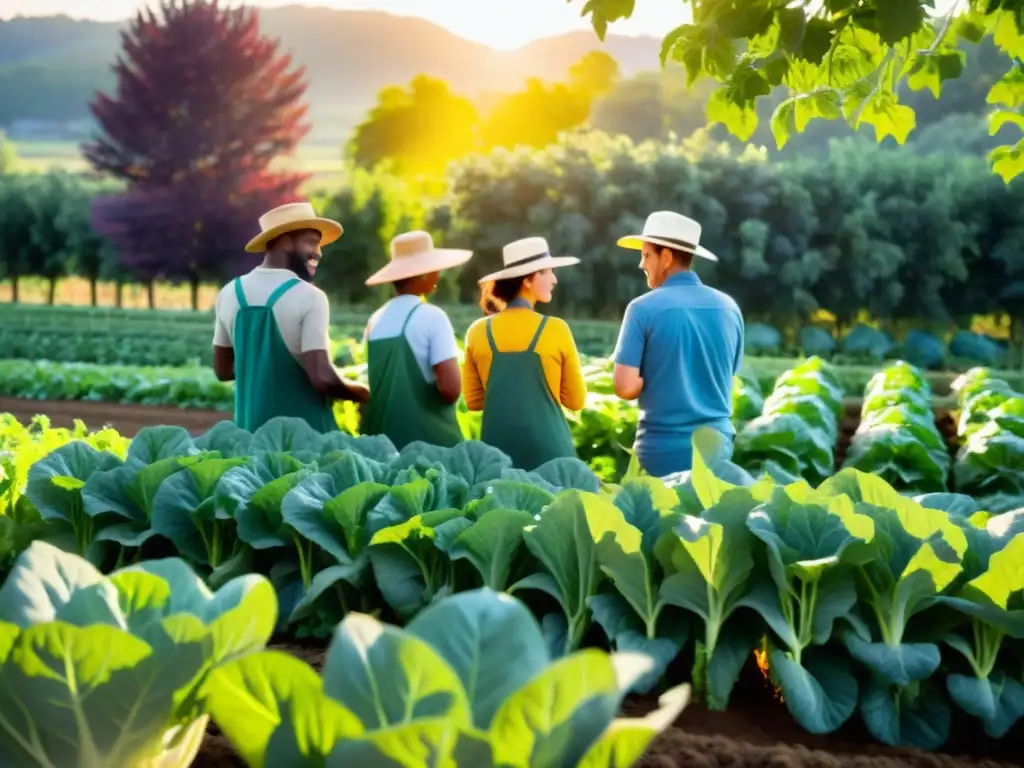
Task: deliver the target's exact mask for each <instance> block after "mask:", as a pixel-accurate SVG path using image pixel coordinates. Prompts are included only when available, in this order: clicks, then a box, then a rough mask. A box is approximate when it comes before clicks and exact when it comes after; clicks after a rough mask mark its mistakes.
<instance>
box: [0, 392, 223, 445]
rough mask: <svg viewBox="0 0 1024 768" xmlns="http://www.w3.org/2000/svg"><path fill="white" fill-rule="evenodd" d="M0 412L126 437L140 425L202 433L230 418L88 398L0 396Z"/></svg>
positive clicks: (217, 412) (61, 425)
mask: <svg viewBox="0 0 1024 768" xmlns="http://www.w3.org/2000/svg"><path fill="white" fill-rule="evenodd" d="M0 413H12V414H14V416H15V417H16V418H17V419H18V420H19V421H21V422H22V423H25V422H26V421H28V420H29V419H31V418H32V417H33V416H35V415H36V414H44V415H46V416H49V417H50V421H51V423H52V424H53V426H55V427H71V426H73V424H74V420H75V419H81V420H82V421H84V422H85V424H86V426H87V427H89V429H101V428H103V427H105V426H111V427H114V429H116V430H117V431H118V432H120V433H121V434H122V435H124V436H126V437H134V436H135V434H136V433H137V432H138V431H139V430H140V429H142V428H143V427H151V426H156V425H162V424H174V425H179V426H182V427H185V428H186V429H187V430H188V431H189V432H190V433H192V434H193V435H198V434H201V433H203V432H205V431H206V430H207V429H209V428H210V427H212V426H213V425H214V424H216V423H217V422H218V421H223V420H224V419H230V418H231V414H230V413H226V412H223V411H201V410H197V409H193V408H173V407H168V406H156V405H129V404H122V403H98V402H93V401H89V400H22V399H20V398H14V397H0Z"/></svg>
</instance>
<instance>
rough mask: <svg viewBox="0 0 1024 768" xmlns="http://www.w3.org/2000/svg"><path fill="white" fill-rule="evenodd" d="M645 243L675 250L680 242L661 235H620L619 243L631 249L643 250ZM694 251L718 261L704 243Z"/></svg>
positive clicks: (705, 257) (702, 256)
mask: <svg viewBox="0 0 1024 768" xmlns="http://www.w3.org/2000/svg"><path fill="white" fill-rule="evenodd" d="M644 243H651V244H652V245H662V246H664V247H665V248H674V249H675V250H679V243H673V242H672V241H671V240H662V239H661V238H660V237H645V236H644V235H629V236H627V237H620V238H619V240H618V243H617V245H618V246H619V247H621V248H628V249H629V250H631V251H642V250H643V248H644ZM693 253H694V255H695V256H700V257H701V258H702V259H707V260H708V261H718V257H717V256H715V254H713V253H712V252H711V251H709V250H708V249H707V248H705V247H704V246H702V245H698V246H697V249H696V250H695V251H694V252H693Z"/></svg>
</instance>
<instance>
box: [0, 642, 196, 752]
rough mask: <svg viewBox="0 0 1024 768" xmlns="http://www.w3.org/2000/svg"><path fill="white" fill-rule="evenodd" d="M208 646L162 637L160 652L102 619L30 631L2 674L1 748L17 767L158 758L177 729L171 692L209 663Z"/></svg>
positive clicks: (0, 702) (0, 696) (18, 643)
mask: <svg viewBox="0 0 1024 768" xmlns="http://www.w3.org/2000/svg"><path fill="white" fill-rule="evenodd" d="M208 642H209V641H208V640H202V639H199V640H195V641H183V642H164V643H162V644H161V646H160V647H159V652H157V650H156V649H153V648H151V647H150V646H149V645H147V644H146V643H145V642H143V641H142V640H140V639H138V638H135V637H132V636H131V635H129V634H128V633H127V632H124V631H122V630H119V629H116V628H114V627H109V626H104V625H101V624H97V625H93V626H90V627H74V626H71V625H69V624H64V623H62V622H48V623H44V624H37V625H35V626H32V627H29V628H28V629H26V630H24V631H23V632H22V633H21V634H20V635H19V636H18V638H17V640H16V641H15V644H14V647H13V649H12V652H11V655H10V656H9V657H8V659H7V661H6V662H5V663H4V665H3V668H2V670H0V683H2V684H0V741H2V743H3V746H4V752H5V753H6V755H7V756H8V758H9V759H11V760H13V763H12V764H16V765H26V764H31V765H44V766H65V765H66V766H71V765H90V766H97V768H120V767H121V766H125V765H135V764H139V763H140V762H142V761H143V759H144V758H150V757H157V756H159V755H160V754H161V752H162V746H161V741H162V740H163V738H164V736H165V734H166V732H167V731H168V730H169V729H171V728H172V727H173V726H174V725H177V723H175V721H174V717H173V715H174V707H175V695H176V694H177V693H178V692H179V691H180V690H181V689H183V688H185V687H186V686H188V685H189V684H190V683H191V682H192V680H193V678H194V677H195V675H196V674H197V673H198V672H199V671H200V670H201V669H202V667H203V666H204V665H205V663H206V660H207V653H208ZM194 746H195V748H196V749H197V748H198V743H196V744H195V745H194ZM194 755H195V750H193V751H192V754H191V755H188V756H187V757H186V759H185V762H184V763H183V764H186V765H187V764H188V763H190V762H191V760H192V759H193V758H194Z"/></svg>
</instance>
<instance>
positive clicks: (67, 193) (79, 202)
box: [55, 180, 129, 307]
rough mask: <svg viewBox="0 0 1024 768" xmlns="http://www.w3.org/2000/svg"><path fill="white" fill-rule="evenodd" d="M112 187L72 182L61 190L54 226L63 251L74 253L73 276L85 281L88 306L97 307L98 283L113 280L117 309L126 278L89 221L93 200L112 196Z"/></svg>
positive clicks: (127, 275)
mask: <svg viewBox="0 0 1024 768" xmlns="http://www.w3.org/2000/svg"><path fill="white" fill-rule="evenodd" d="M115 187H116V185H112V184H110V183H102V184H97V183H92V182H86V181H84V180H74V183H71V184H68V185H67V187H66V189H65V190H64V199H63V204H62V205H61V207H60V212H59V214H58V216H57V220H56V222H55V223H56V225H57V227H58V228H59V229H60V231H61V232H62V233H63V235H64V238H65V239H66V241H67V251H68V253H70V254H74V260H73V268H74V271H75V274H77V275H78V276H79V277H82V278H84V279H86V280H88V281H89V303H90V304H91V305H92V306H94V307H95V306H96V304H97V287H98V284H99V281H100V280H104V279H114V280H116V282H117V298H116V302H117V306H121V288H122V286H123V283H124V280H125V279H127V278H128V277H129V274H128V272H127V270H125V269H123V268H122V267H121V266H120V265H119V264H118V262H117V253H116V250H115V249H114V247H113V245H112V244H111V243H110V242H108V241H107V240H104V239H103V238H102V237H101V236H100V235H99V234H98V233H97V232H96V230H95V229H93V227H92V222H91V206H92V199H93V197H95V196H97V195H101V194H112V193H113V192H114V191H115Z"/></svg>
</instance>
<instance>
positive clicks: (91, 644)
mask: <svg viewBox="0 0 1024 768" xmlns="http://www.w3.org/2000/svg"><path fill="white" fill-rule="evenodd" d="M275 613H276V603H275V600H274V592H273V589H272V588H271V586H270V584H269V583H268V582H267V581H266V579H264V578H263V577H261V576H246V577H242V578H238V579H235V580H233V581H231V582H229V583H227V584H225V585H224V586H223V587H222V588H221V589H220V590H219V591H218V592H216V593H211V592H210V591H209V590H208V589H207V588H206V587H205V586H204V585H203V583H202V581H201V580H200V579H199V578H198V577H197V576H196V575H195V574H194V573H193V572H192V571H191V570H190V569H189V567H188V566H187V565H186V564H185V563H184V562H183V561H181V560H178V559H168V560H155V561H150V562H146V563H142V564H139V565H134V566H131V567H129V568H124V569H121V570H119V571H116V572H114V573H113V574H111V575H110V576H108V577H104V576H102V575H101V574H100V573H99V572H98V571H97V570H96V569H95V568H94V567H93V566H92V565H90V564H89V563H88V562H87V561H86V560H84V559H83V558H80V557H78V556H76V555H73V554H69V553H67V552H63V551H61V550H59V549H57V548H56V547H53V546H52V545H49V544H46V543H43V542H35V543H34V544H32V545H31V546H30V547H29V548H28V549H27V550H26V551H25V552H24V553H23V554H22V556H21V557H20V558H19V559H18V562H17V563H16V565H15V567H14V570H13V571H12V573H11V576H10V578H9V579H8V580H7V582H6V583H5V584H4V586H3V588H2V589H0V751H2V753H3V754H4V756H5V761H7V762H9V763H10V764H12V765H33V766H40V767H41V768H64V767H65V766H90V768H121V767H122V766H126V765H144V764H145V765H159V766H162V767H164V768H178V767H181V768H184V767H185V766H188V765H190V764H191V762H192V760H193V758H194V757H195V754H196V752H197V751H198V749H199V744H200V742H201V740H202V738H203V734H204V731H205V728H206V723H207V719H208V718H207V716H206V715H205V714H204V713H203V711H202V709H201V707H200V706H199V705H198V699H197V696H196V694H197V693H198V691H199V687H200V686H201V684H202V683H203V681H204V679H205V677H206V675H207V674H208V673H209V672H210V670H212V669H215V668H216V666H217V665H218V664H220V663H223V662H226V661H229V660H231V659H234V658H237V657H240V656H244V655H245V654H246V653H248V652H250V651H253V650H257V649H260V648H262V647H263V646H264V644H265V643H266V641H267V639H268V638H269V637H270V633H271V629H272V627H273V624H274V617H275Z"/></svg>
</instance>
